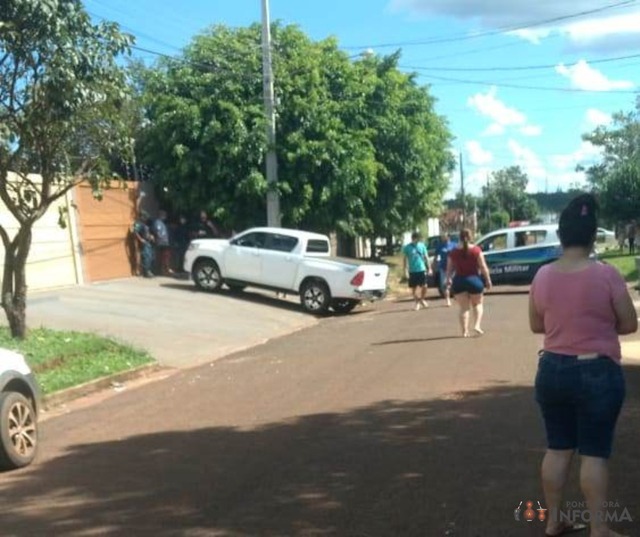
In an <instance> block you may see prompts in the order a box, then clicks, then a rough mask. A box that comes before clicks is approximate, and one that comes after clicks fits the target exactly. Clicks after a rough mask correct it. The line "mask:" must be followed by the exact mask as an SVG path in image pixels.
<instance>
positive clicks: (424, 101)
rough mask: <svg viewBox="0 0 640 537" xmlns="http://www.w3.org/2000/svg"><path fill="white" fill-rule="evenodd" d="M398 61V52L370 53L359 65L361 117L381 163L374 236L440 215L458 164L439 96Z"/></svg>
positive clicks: (373, 217)
mask: <svg viewBox="0 0 640 537" xmlns="http://www.w3.org/2000/svg"><path fill="white" fill-rule="evenodd" d="M399 59H400V55H399V53H395V54H392V55H390V56H385V57H377V56H369V57H366V58H364V59H362V60H361V61H359V62H356V66H355V67H356V69H357V70H358V72H359V73H361V75H360V78H361V79H362V80H365V81H366V82H367V85H368V91H369V93H368V96H367V98H366V99H365V102H364V106H365V108H364V110H362V112H361V117H362V118H363V119H364V126H365V127H366V128H367V129H368V132H369V133H370V136H371V142H372V144H373V146H374V147H375V151H376V156H375V158H376V161H377V162H378V164H379V166H378V172H377V182H376V196H375V197H373V198H371V199H370V202H369V206H368V211H367V212H368V214H369V216H370V218H371V220H372V223H373V229H372V236H374V237H390V236H393V235H398V234H400V233H402V232H403V231H406V230H407V229H412V228H415V227H416V226H418V225H419V224H420V223H423V222H424V220H425V219H426V218H427V217H429V216H436V215H438V214H440V213H441V210H442V200H443V196H444V194H445V192H446V190H447V188H448V186H449V174H450V172H451V171H452V170H453V168H454V158H453V155H452V154H451V153H450V152H449V151H448V148H449V146H450V143H451V134H450V132H449V130H448V127H447V124H446V122H445V120H444V119H443V118H442V117H440V116H438V115H437V114H436V113H435V110H434V107H435V99H434V98H433V97H432V96H431V95H430V94H429V91H428V89H427V88H426V87H423V86H420V85H418V83H417V81H416V76H415V75H413V74H406V73H403V72H401V71H400V70H399V69H398V61H399ZM357 121H358V120H356V122H357ZM359 121H362V119H360V120H359Z"/></svg>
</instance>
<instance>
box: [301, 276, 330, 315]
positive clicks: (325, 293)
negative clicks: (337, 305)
mask: <svg viewBox="0 0 640 537" xmlns="http://www.w3.org/2000/svg"><path fill="white" fill-rule="evenodd" d="M300 303H301V304H302V307H303V308H304V310H305V311H306V312H307V313H313V314H314V315H324V314H325V313H327V310H328V309H329V306H331V293H330V292H329V288H328V287H327V284H326V283H324V282H323V281H321V280H308V281H307V282H305V283H304V284H303V285H302V288H301V289H300Z"/></svg>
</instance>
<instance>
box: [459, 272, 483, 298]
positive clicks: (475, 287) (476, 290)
mask: <svg viewBox="0 0 640 537" xmlns="http://www.w3.org/2000/svg"><path fill="white" fill-rule="evenodd" d="M451 290H452V291H453V293H454V294H456V295H458V294H460V293H469V294H470V295H480V294H482V293H483V292H484V282H483V281H482V278H480V276H457V275H456V276H454V277H453V281H452V282H451Z"/></svg>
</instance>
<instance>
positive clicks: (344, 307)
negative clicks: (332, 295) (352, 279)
mask: <svg viewBox="0 0 640 537" xmlns="http://www.w3.org/2000/svg"><path fill="white" fill-rule="evenodd" d="M359 303H360V301H359V300H353V299H349V298H343V299H335V300H333V302H331V309H332V310H333V311H335V312H336V313H349V312H350V311H351V310H353V308H355V307H356V306H357V305H358V304H359Z"/></svg>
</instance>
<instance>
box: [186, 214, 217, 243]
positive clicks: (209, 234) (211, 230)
mask: <svg viewBox="0 0 640 537" xmlns="http://www.w3.org/2000/svg"><path fill="white" fill-rule="evenodd" d="M221 236H222V235H221V233H220V231H219V230H218V228H217V227H216V226H215V224H214V223H213V222H212V221H211V220H210V219H209V216H208V215H207V211H200V215H199V218H198V221H197V222H196V223H195V225H194V226H193V231H192V234H191V237H192V238H193V239H215V238H220V237H221Z"/></svg>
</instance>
